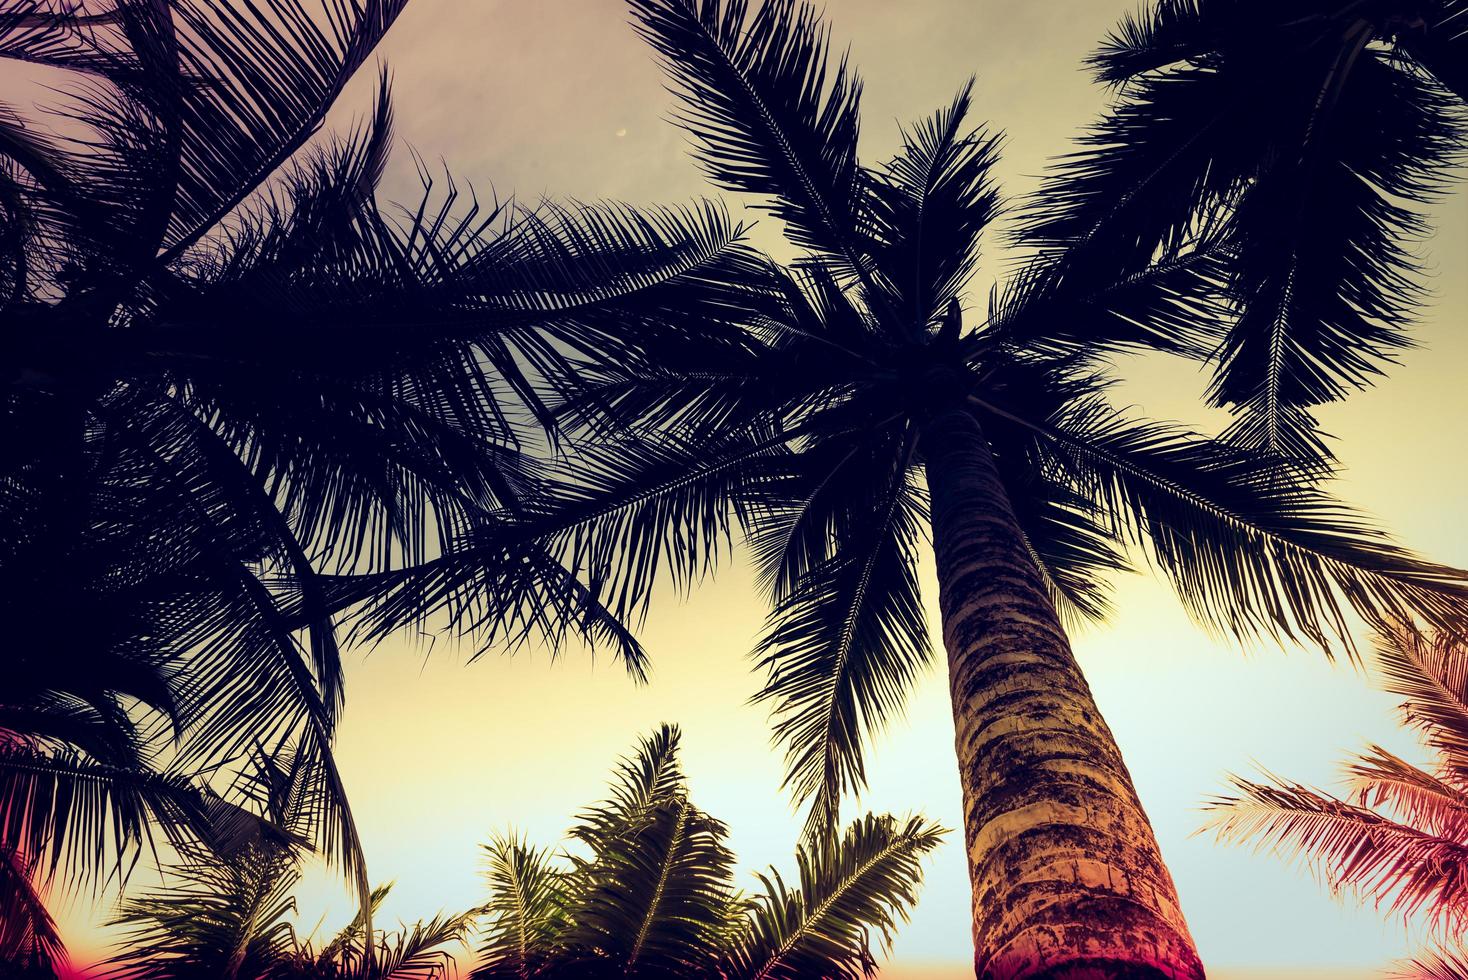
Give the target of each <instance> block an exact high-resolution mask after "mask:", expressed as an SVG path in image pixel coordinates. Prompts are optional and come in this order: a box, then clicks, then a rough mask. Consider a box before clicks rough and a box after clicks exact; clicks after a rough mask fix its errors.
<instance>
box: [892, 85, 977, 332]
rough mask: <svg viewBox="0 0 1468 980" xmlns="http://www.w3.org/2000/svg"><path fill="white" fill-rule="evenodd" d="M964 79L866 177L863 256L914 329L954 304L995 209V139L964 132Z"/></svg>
mask: <svg viewBox="0 0 1468 980" xmlns="http://www.w3.org/2000/svg"><path fill="white" fill-rule="evenodd" d="M972 95H973V81H972V80H970V81H969V82H968V83H967V84H966V85H964V87H963V88H962V89H960V90H959V92H958V94H957V95H956V96H955V97H954V99H953V102H952V104H950V105H949V106H947V107H945V108H944V109H942V110H940V111H938V112H937V113H935V114H933V115H932V116H930V117H929V118H927V119H924V120H922V121H921V122H919V123H917V124H916V125H915V126H913V127H912V128H911V129H909V130H904V132H903V148H902V151H901V152H900V153H899V154H898V155H897V156H896V157H895V158H894V159H893V160H892V161H891V162H890V163H888V164H887V165H886V166H885V167H883V168H882V169H881V170H879V171H877V172H875V173H867V174H866V175H865V176H866V182H865V189H866V194H865V200H866V207H867V209H868V211H869V214H868V217H867V221H868V222H870V225H871V227H870V228H869V229H868V230H866V231H865V234H866V236H867V239H868V244H867V247H866V250H867V251H868V252H869V253H870V254H871V256H872V259H873V261H874V262H875V268H876V269H878V270H880V272H879V275H880V277H881V278H882V279H883V280H884V281H885V283H886V285H887V288H888V289H889V290H890V291H891V292H892V294H893V303H892V306H893V307H894V308H895V309H898V310H901V311H902V313H903V316H904V317H905V318H906V319H907V320H908V321H909V322H910V323H911V324H912V326H913V328H914V329H915V330H921V329H923V328H926V327H928V326H929V325H930V324H931V323H932V322H933V321H935V320H936V319H937V318H938V316H939V314H940V313H941V312H942V311H943V310H945V309H946V308H947V306H948V304H949V303H950V302H951V301H955V300H957V299H958V297H959V294H960V293H961V292H962V291H963V289H964V287H965V286H966V285H967V283H968V280H969V278H970V277H971V276H972V274H973V270H974V267H975V265H976V263H977V261H978V248H979V236H980V234H982V232H983V231H984V229H985V228H986V227H988V225H989V223H990V222H991V221H992V220H993V218H994V217H995V215H996V214H997V213H998V210H999V194H998V191H997V189H996V188H995V185H994V182H993V179H992V176H991V173H990V171H991V170H992V169H993V166H994V164H995V162H996V160H997V158H998V149H999V138H998V137H997V136H990V135H988V134H986V133H985V132H984V131H983V130H982V129H970V128H969V126H968V123H967V122H966V116H967V114H968V111H969V107H970V105H971V102H972Z"/></svg>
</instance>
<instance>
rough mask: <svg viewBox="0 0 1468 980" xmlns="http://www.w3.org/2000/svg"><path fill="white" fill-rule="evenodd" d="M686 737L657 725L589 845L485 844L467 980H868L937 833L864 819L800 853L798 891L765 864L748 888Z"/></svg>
mask: <svg viewBox="0 0 1468 980" xmlns="http://www.w3.org/2000/svg"><path fill="white" fill-rule="evenodd" d="M679 739H680V733H679V730H678V729H677V727H675V726H669V725H664V726H662V727H661V728H659V729H658V731H657V732H655V733H654V734H653V735H652V736H651V737H649V738H646V739H643V740H642V741H641V743H640V745H639V747H638V751H637V753H636V755H634V756H633V757H631V758H629V759H626V760H624V761H623V762H622V763H621V765H619V766H618V768H617V775H616V781H615V782H614V784H613V785H612V790H611V797H610V798H609V799H608V800H606V801H605V802H603V803H600V804H598V805H596V806H593V807H591V808H589V809H588V810H587V811H585V812H584V813H583V814H581V817H580V822H579V823H578V825H577V826H576V827H575V828H574V829H573V830H572V831H571V838H572V840H573V841H574V842H575V843H576V844H578V845H580V847H581V850H582V851H583V852H585V853H568V854H567V855H566V857H565V859H564V860H557V859H556V858H555V856H553V855H552V854H551V853H550V852H549V851H548V850H544V849H539V848H536V847H534V846H533V845H531V844H529V843H528V842H526V841H525V840H523V839H522V838H520V837H518V836H517V835H515V834H513V833H512V834H509V835H504V836H498V837H495V838H494V839H493V840H492V841H491V842H490V843H489V844H487V845H486V846H485V853H486V856H487V858H488V871H487V879H488V882H489V887H490V899H489V902H488V903H487V904H486V905H485V906H484V908H483V909H481V910H480V912H481V913H482V914H483V915H484V916H486V929H485V940H484V942H483V945H482V946H481V949H480V956H481V963H480V966H479V967H478V968H477V969H476V970H475V971H474V973H473V974H472V977H473V978H474V980H502V978H503V980H509V978H520V980H527V978H530V977H539V978H544V980H554V978H560V977H567V978H569V977H600V976H637V977H670V978H671V977H689V978H694V977H719V978H723V980H736V978H755V977H760V978H770V980H786V978H788V980H795V978H798V977H831V978H840V980H846V978H851V980H856V978H860V977H870V976H873V975H874V968H875V963H874V961H873V960H872V957H871V953H870V951H869V949H868V943H869V935H870V934H871V933H873V932H876V933H877V934H879V935H880V936H881V937H882V938H883V939H884V940H885V941H887V942H890V941H891V938H892V936H893V933H894V931H895V930H896V928H897V926H898V924H899V923H900V922H901V921H905V919H906V916H907V912H908V910H909V909H910V908H911V907H912V906H913V904H914V903H915V902H916V901H917V890H918V888H919V886H920V885H921V883H922V859H923V857H924V856H925V855H927V854H928V853H930V852H931V851H932V850H933V849H934V848H935V847H937V846H938V843H939V840H940V838H941V836H942V834H943V833H944V831H942V830H940V829H938V828H937V827H935V826H933V825H932V824H931V823H929V822H927V821H925V820H923V819H921V818H910V819H907V820H897V819H894V818H892V817H889V816H873V815H871V814H868V815H867V816H866V817H864V818H862V819H861V820H857V821H855V822H854V823H852V824H851V825H850V826H848V827H847V828H845V830H844V831H843V832H841V833H839V834H832V835H831V836H827V837H822V838H821V839H820V840H819V841H817V842H813V843H807V844H805V845H803V846H802V847H801V848H800V850H799V851H798V852H797V855H796V860H797V863H798V866H799V869H800V870H799V883H798V885H795V884H787V883H786V882H785V880H784V878H782V877H781V875H780V873H779V872H778V871H776V870H774V869H771V870H770V872H769V873H768V874H761V875H759V881H760V891H759V892H758V893H757V894H756V895H755V896H753V897H752V898H751V897H747V896H744V895H742V894H741V893H739V892H738V891H736V889H735V887H734V879H733V872H732V868H733V863H734V856H733V854H731V853H730V852H729V849H728V847H727V846H726V845H725V843H724V841H725V838H726V836H727V829H726V828H725V826H724V825H723V824H722V823H720V822H719V821H718V820H716V819H714V818H713V817H711V816H709V815H708V814H707V813H704V812H703V811H702V810H700V809H698V808H697V807H696V806H694V805H693V803H692V802H691V801H690V799H689V796H688V786H687V781H686V779H685V777H684V775H683V771H682V768H681V766H680V764H679V761H678V746H679ZM588 855H589V856H588Z"/></svg>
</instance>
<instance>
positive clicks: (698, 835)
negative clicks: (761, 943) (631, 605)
mask: <svg viewBox="0 0 1468 980" xmlns="http://www.w3.org/2000/svg"><path fill="white" fill-rule="evenodd" d="M678 739H679V732H678V730H677V729H676V728H670V727H668V726H664V727H663V728H662V729H660V730H659V732H658V733H657V734H656V735H654V736H653V737H652V738H651V739H649V740H646V741H645V742H644V743H643V745H642V748H641V750H640V752H639V753H638V755H637V756H636V757H635V758H633V759H630V760H627V761H626V762H624V763H623V765H622V767H621V770H620V778H619V780H618V784H617V785H616V786H615V787H614V789H613V797H612V799H611V800H609V801H607V803H606V804H604V805H602V806H600V807H595V808H593V809H592V810H590V811H589V812H588V813H587V814H586V815H585V816H584V817H583V818H582V823H581V824H580V825H579V826H578V827H577V828H576V829H575V830H573V831H572V836H573V837H575V838H576V839H578V840H581V841H582V842H584V843H587V844H589V845H590V846H591V848H592V857H591V858H590V859H589V860H587V861H583V862H581V863H580V864H579V866H578V870H577V875H578V878H579V879H580V881H579V882H578V885H577V888H576V892H575V904H574V906H573V907H572V911H571V925H570V926H569V927H568V928H567V929H566V932H565V942H566V944H567V946H568V948H569V950H570V953H569V955H570V957H571V960H572V961H573V962H576V961H586V962H588V963H589V962H596V963H604V964H608V965H615V968H616V969H617V970H618V971H619V972H621V973H623V974H625V975H641V976H667V975H670V974H675V973H678V972H680V971H684V972H688V973H690V974H696V973H697V971H698V970H699V969H700V968H701V966H706V965H707V964H709V963H710V962H711V961H712V957H713V956H714V948H713V944H714V941H715V940H716V939H717V937H718V936H719V934H720V930H721V929H722V928H723V926H724V924H725V922H726V919H727V910H728V906H729V903H730V902H731V901H732V898H733V889H732V884H731V881H730V879H731V871H732V868H733V863H734V857H733V855H732V854H731V853H730V852H729V850H728V848H727V847H726V846H725V845H724V838H725V836H726V835H727V833H728V831H727V829H726V828H725V827H724V825H723V824H722V823H720V822H719V821H717V820H714V819H713V818H712V817H709V816H708V815H707V814H705V813H703V812H702V811H700V810H699V809H698V808H697V807H695V806H693V804H692V803H691V802H690V801H689V799H688V796H687V790H686V787H685V786H684V785H683V777H682V772H681V770H680V769H679V768H678V763H677V748H678Z"/></svg>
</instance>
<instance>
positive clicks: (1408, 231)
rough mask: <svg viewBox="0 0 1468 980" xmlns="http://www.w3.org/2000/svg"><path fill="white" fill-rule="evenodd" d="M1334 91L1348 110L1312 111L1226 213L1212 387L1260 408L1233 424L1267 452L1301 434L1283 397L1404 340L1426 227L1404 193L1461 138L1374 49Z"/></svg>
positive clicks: (1438, 100) (1308, 395)
mask: <svg viewBox="0 0 1468 980" xmlns="http://www.w3.org/2000/svg"><path fill="white" fill-rule="evenodd" d="M1337 99H1338V101H1339V103H1340V104H1342V105H1348V106H1349V107H1350V109H1349V113H1350V114H1349V117H1348V118H1340V117H1339V115H1337V114H1332V115H1321V116H1319V117H1318V118H1311V119H1310V121H1309V123H1308V124H1307V125H1308V131H1307V132H1306V134H1305V135H1304V136H1303V137H1301V140H1302V143H1303V154H1304V156H1303V160H1302V161H1301V162H1300V164H1299V165H1298V166H1294V167H1279V166H1276V167H1270V168H1267V169H1261V170H1260V171H1259V172H1258V174H1257V177H1255V178H1254V179H1253V180H1252V182H1251V184H1250V185H1249V187H1248V192H1247V193H1246V194H1245V195H1244V196H1243V197H1242V199H1241V200H1240V201H1239V203H1238V205H1237V208H1236V210H1235V212H1234V214H1233V216H1232V217H1231V218H1230V221H1229V224H1230V229H1231V236H1230V237H1231V243H1232V248H1233V261H1232V263H1231V264H1232V283H1231V290H1232V292H1233V294H1234V295H1235V297H1236V299H1237V302H1238V304H1239V306H1240V309H1241V311H1242V312H1241V315H1240V317H1239V319H1238V321H1237V322H1236V323H1235V324H1234V325H1233V327H1232V329H1231V330H1230V332H1229V337H1228V339H1227V341H1226V342H1225V344H1224V345H1223V348H1222V350H1221V352H1220V362H1219V367H1218V374H1217V379H1216V383H1215V386H1214V390H1213V397H1214V399H1215V402H1216V403H1217V404H1222V405H1231V406H1238V407H1239V410H1240V411H1241V412H1243V413H1244V414H1245V415H1246V416H1247V417H1257V419H1258V422H1257V423H1256V424H1254V425H1250V426H1247V427H1245V428H1244V429H1243V430H1241V431H1242V432H1243V433H1246V434H1248V435H1250V436H1251V437H1252V438H1251V439H1250V440H1249V444H1250V445H1254V446H1258V447H1259V448H1264V449H1267V450H1270V451H1274V452H1280V451H1282V450H1288V449H1289V448H1290V447H1291V446H1292V445H1297V443H1298V436H1295V435H1293V434H1292V429H1294V428H1296V427H1295V426H1293V425H1292V423H1293V422H1297V421H1300V420H1301V419H1300V416H1298V415H1297V414H1295V413H1292V412H1291V411H1290V409H1308V408H1309V407H1310V406H1312V405H1317V404H1321V403H1323V402H1328V401H1334V400H1337V399H1339V398H1340V397H1342V396H1343V395H1344V394H1345V393H1347V392H1348V391H1350V390H1351V389H1353V388H1360V387H1363V386H1365V385H1366V384H1368V383H1370V381H1371V380H1372V378H1373V377H1374V376H1375V375H1377V374H1379V373H1380V371H1381V366H1382V364H1383V363H1389V362H1391V361H1392V359H1393V354H1394V352H1396V351H1399V350H1401V349H1403V348H1404V347H1407V346H1409V341H1408V337H1407V334H1406V328H1407V327H1408V326H1409V325H1410V323H1411V321H1412V319H1413V316H1414V314H1415V311H1416V309H1417V307H1418V306H1419V305H1420V303H1421V300H1422V290H1421V288H1420V286H1419V284H1418V282H1417V280H1416V277H1415V273H1416V271H1417V263H1416V260H1415V259H1414V258H1413V256H1412V254H1411V251H1410V246H1411V244H1412V243H1413V242H1415V241H1417V240H1420V239H1422V238H1423V237H1424V236H1425V235H1426V228H1425V226H1424V225H1423V222H1422V218H1421V217H1420V215H1419V214H1418V212H1417V211H1416V210H1415V209H1414V207H1413V205H1415V204H1418V203H1421V202H1425V201H1430V200H1432V199H1433V198H1434V197H1435V196H1436V195H1437V194H1438V193H1439V192H1440V190H1441V187H1442V182H1443V180H1444V174H1445V173H1447V172H1448V171H1450V170H1451V166H1452V161H1453V159H1454V157H1455V155H1456V154H1457V152H1458V150H1459V147H1460V143H1461V133H1460V131H1459V129H1458V127H1457V126H1456V125H1455V124H1454V121H1453V117H1452V115H1451V113H1450V111H1449V109H1448V106H1447V104H1446V102H1445V101H1444V99H1443V98H1442V97H1441V96H1440V95H1439V94H1438V93H1437V92H1436V91H1435V90H1434V89H1433V88H1432V87H1431V86H1429V85H1427V84H1424V83H1423V82H1422V80H1421V79H1419V78H1416V77H1414V76H1413V75H1411V74H1408V73H1404V72H1401V71H1398V70H1396V69H1395V68H1393V67H1392V66H1391V65H1390V64H1388V63H1387V61H1386V60H1385V59H1383V58H1381V57H1379V56H1378V55H1376V54H1375V53H1373V52H1369V51H1368V52H1364V53H1362V54H1361V55H1360V57H1359V58H1357V59H1356V61H1355V63H1354V64H1353V65H1352V67H1351V70H1350V74H1349V77H1348V78H1346V80H1345V81H1344V83H1343V87H1342V89H1341V91H1340V93H1339V95H1338V96H1337ZM1320 111H1321V112H1322V113H1323V112H1324V111H1325V110H1323V109H1322V110H1320ZM1281 152H1286V151H1281ZM1304 421H1306V422H1308V421H1309V420H1308V419H1305V420H1304Z"/></svg>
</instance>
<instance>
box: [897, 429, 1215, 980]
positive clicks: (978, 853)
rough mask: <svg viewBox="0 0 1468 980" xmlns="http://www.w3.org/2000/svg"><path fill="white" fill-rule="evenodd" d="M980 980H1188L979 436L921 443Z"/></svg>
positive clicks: (944, 436) (1191, 954) (1094, 718)
mask: <svg viewBox="0 0 1468 980" xmlns="http://www.w3.org/2000/svg"><path fill="white" fill-rule="evenodd" d="M923 444H924V453H925V456H926V459H927V479H928V488H929V492H930V493H931V496H932V511H933V512H932V520H933V544H934V549H935V551H936V557H937V564H938V582H939V589H940V603H941V609H942V613H943V642H944V645H945V646H946V647H947V650H948V672H949V674H948V676H949V687H950V690H951V692H952V696H953V720H954V724H955V728H956V729H957V748H958V766H959V778H960V780H961V782H962V787H963V806H964V837H965V843H966V844H967V848H968V864H969V878H970V881H971V883H972V886H973V912H974V945H975V957H974V970H975V972H976V974H977V975H978V977H979V978H981V980H1020V978H1024V980H1030V978H1047V980H1050V978H1066V980H1082V978H1085V980H1091V978H1095V980H1102V978H1106V980H1111V978H1151V980H1156V978H1162V977H1165V978H1168V980H1199V978H1202V977H1203V966H1202V963H1201V962H1200V961H1199V959H1198V954H1197V951H1196V950H1195V948H1194V946H1193V940H1192V937H1191V936H1190V935H1189V934H1188V927H1187V924H1186V923H1185V922H1184V921H1183V916H1182V912H1181V911H1180V909H1179V908H1178V901H1177V891H1176V889H1175V887H1174V886H1173V883H1172V876H1171V875H1169V874H1168V871H1167V868H1166V866H1165V865H1164V864H1163V863H1162V856H1161V854H1160V853H1159V851H1158V848H1157V840H1156V837H1155V836H1154V834H1153V832H1152V826H1151V824H1150V823H1148V821H1147V816H1146V814H1145V813H1144V812H1143V811H1142V806H1141V803H1140V802H1139V801H1138V799H1137V793H1136V790H1135V789H1134V788H1133V786H1132V780H1131V776H1130V774H1128V772H1127V769H1126V765H1125V764H1124V763H1123V762H1122V758H1121V752H1120V750H1119V749H1118V748H1117V745H1116V741H1115V739H1113V738H1112V735H1111V730H1110V729H1109V728H1107V726H1106V722H1105V721H1103V720H1102V718H1101V713H1100V712H1099V711H1098V710H1097V709H1096V702H1095V701H1094V699H1093V698H1092V696H1091V689H1090V686H1089V685H1087V683H1086V679H1085V677H1084V676H1083V675H1082V674H1081V670H1080V667H1079V665H1077V663H1076V661H1075V657H1074V655H1073V654H1072V653H1071V649H1070V642H1069V640H1067V638H1066V636H1065V632H1064V630H1063V629H1062V628H1061V625H1060V620H1059V618H1058V617H1057V616H1056V613H1055V608H1054V606H1053V605H1052V603H1051V601H1050V597H1049V594H1048V592H1047V591H1046V589H1045V585H1044V581H1043V579H1042V577H1041V574H1040V571H1039V569H1038V568H1037V567H1036V565H1035V563H1034V561H1033V560H1032V559H1031V558H1030V552H1029V549H1028V548H1027V546H1026V544H1025V541H1024V537H1023V535H1022V533H1021V532H1020V530H1019V525H1018V524H1017V523H1016V521H1015V518H1014V512H1013V510H1012V508H1011V507H1010V503H1009V498H1008V496H1007V494H1006V492H1005V489H1004V486H1003V484H1002V483H1001V482H1000V479H999V473H998V471H997V470H996V468H995V465H994V460H993V457H992V456H991V455H990V452H989V446H988V443H987V441H986V440H985V439H984V436H983V433H982V431H981V430H980V428H979V425H978V422H977V421H976V420H975V419H974V418H972V417H971V416H970V415H968V414H966V413H962V412H955V413H952V414H948V415H944V416H942V417H941V418H939V419H937V420H936V421H934V422H933V423H931V424H930V425H929V427H928V428H927V430H926V431H925V432H924V435H923Z"/></svg>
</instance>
